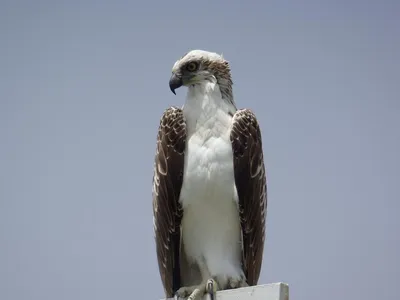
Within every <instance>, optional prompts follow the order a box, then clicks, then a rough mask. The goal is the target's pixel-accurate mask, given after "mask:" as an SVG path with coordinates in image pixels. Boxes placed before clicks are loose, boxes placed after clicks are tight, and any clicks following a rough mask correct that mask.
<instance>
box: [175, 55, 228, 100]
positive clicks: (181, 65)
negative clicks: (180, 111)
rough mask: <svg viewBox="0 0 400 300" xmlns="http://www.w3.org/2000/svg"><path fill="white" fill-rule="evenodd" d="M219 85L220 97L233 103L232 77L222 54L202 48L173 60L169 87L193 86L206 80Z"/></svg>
mask: <svg viewBox="0 0 400 300" xmlns="http://www.w3.org/2000/svg"><path fill="white" fill-rule="evenodd" d="M209 81H211V82H215V83H216V84H218V85H219V88H220V91H221V95H222V98H224V99H226V100H228V101H230V102H232V103H233V96H232V84H233V83H232V79H231V72H230V67H229V63H228V61H226V60H225V59H224V58H223V57H222V55H219V54H217V53H213V52H208V51H204V50H192V51H190V52H188V53H186V54H185V55H184V56H182V57H181V58H180V59H179V60H178V61H176V62H175V64H174V66H173V68H172V76H171V78H170V80H169V87H170V89H171V91H172V92H173V93H174V94H175V90H176V89H178V88H180V87H181V86H194V85H197V84H204V83H206V82H209Z"/></svg>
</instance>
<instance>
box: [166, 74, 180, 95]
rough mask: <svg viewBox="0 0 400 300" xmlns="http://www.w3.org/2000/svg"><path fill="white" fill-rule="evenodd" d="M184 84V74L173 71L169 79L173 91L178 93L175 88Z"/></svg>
mask: <svg viewBox="0 0 400 300" xmlns="http://www.w3.org/2000/svg"><path fill="white" fill-rule="evenodd" d="M182 85H183V81H182V76H181V75H179V74H175V73H172V76H171V78H170V79H169V88H170V89H171V92H173V93H174V94H175V95H176V93H175V90H176V89H177V88H180V87H181V86H182Z"/></svg>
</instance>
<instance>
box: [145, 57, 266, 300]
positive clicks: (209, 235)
mask: <svg viewBox="0 0 400 300" xmlns="http://www.w3.org/2000/svg"><path fill="white" fill-rule="evenodd" d="M169 86H170V89H171V91H172V92H173V93H174V94H175V90H176V89H177V88H179V87H181V86H186V87H188V93H187V97H186V102H185V104H184V106H183V107H182V108H178V107H170V108H168V109H166V111H165V112H164V113H163V115H162V117H161V120H160V124H159V129H158V135H157V147H156V155H155V162H154V176H153V222H154V233H155V240H156V252H157V258H158V265H159V270H160V276H161V280H162V283H163V286H164V291H165V296H166V297H173V296H175V297H176V298H186V297H189V298H188V299H202V297H203V295H204V294H205V293H209V294H210V295H211V297H212V298H213V297H214V295H215V292H216V291H217V290H225V289H233V288H239V287H244V286H252V285H256V284H257V281H258V278H259V275H260V269H261V263H262V257H263V249H264V239H265V218H266V208H267V186H266V174H265V167H264V160H263V149H262V142H261V132H260V127H259V124H258V122H257V118H256V116H255V115H254V113H253V112H251V111H250V110H249V109H237V108H236V105H235V102H234V98H233V93H232V79H231V74H230V67H229V63H228V62H227V61H226V60H225V59H224V58H223V57H222V55H218V54H216V53H212V52H208V51H203V50H192V51H190V52H188V53H186V54H185V55H184V56H183V57H181V58H180V59H179V60H178V61H177V62H176V63H175V64H174V66H173V68H172V76H171V78H170V80H169Z"/></svg>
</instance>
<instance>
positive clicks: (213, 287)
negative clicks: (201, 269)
mask: <svg viewBox="0 0 400 300" xmlns="http://www.w3.org/2000/svg"><path fill="white" fill-rule="evenodd" d="M218 290H219V287H218V283H217V282H216V281H215V279H214V278H211V279H209V280H207V287H206V291H207V293H208V294H209V295H210V300H216V297H217V295H216V294H217V291H218Z"/></svg>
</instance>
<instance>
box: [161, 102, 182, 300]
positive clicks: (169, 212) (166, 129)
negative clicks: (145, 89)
mask: <svg viewBox="0 0 400 300" xmlns="http://www.w3.org/2000/svg"><path fill="white" fill-rule="evenodd" d="M185 143H186V123H185V119H184V116H183V114H182V110H181V109H180V108H176V107H170V108H168V109H167V110H166V111H165V112H164V114H163V116H162V117H161V120H160V126H159V129H158V135H157V149H156V155H155V161H154V176H153V218H154V219H153V221H154V233H155V240H156V251H157V258H158V267H159V270H160V276H161V281H162V283H163V286H164V291H165V295H166V297H172V296H173V294H174V293H175V292H176V290H178V289H179V288H180V282H181V277H180V267H179V252H180V225H181V219H182V207H181V205H180V203H179V195H180V192H181V187H182V180H183V167H184V151H185Z"/></svg>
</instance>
